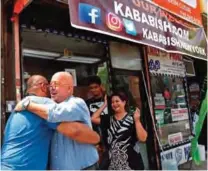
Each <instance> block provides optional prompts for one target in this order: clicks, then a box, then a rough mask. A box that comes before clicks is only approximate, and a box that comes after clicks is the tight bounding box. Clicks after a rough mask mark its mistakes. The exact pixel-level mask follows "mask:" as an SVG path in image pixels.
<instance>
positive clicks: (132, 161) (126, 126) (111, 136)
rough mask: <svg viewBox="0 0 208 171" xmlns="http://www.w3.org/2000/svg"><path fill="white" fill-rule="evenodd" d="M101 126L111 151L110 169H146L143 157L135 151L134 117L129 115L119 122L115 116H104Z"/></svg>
mask: <svg viewBox="0 0 208 171" xmlns="http://www.w3.org/2000/svg"><path fill="white" fill-rule="evenodd" d="M101 125H102V129H103V132H105V135H106V136H105V137H104V139H105V141H106V143H107V148H108V150H109V158H110V165H109V168H108V169H109V170H132V169H133V170H140V169H144V165H143V162H142V159H141V155H140V154H139V153H137V152H136V151H135V145H136V143H137V136H136V128H135V122H134V119H133V116H132V115H129V114H127V115H126V116H125V117H124V118H123V119H122V120H117V119H115V117H114V116H110V115H102V116H101Z"/></svg>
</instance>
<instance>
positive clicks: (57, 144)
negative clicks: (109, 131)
mask: <svg viewBox="0 0 208 171" xmlns="http://www.w3.org/2000/svg"><path fill="white" fill-rule="evenodd" d="M73 91H74V87H73V78H72V76H71V75H70V74H69V73H67V72H58V73H56V74H54V75H53V77H52V79H51V83H50V94H51V98H52V99H53V100H54V101H55V102H56V103H57V105H53V106H50V107H47V106H45V105H41V104H36V103H34V102H31V100H29V101H30V103H29V105H28V106H27V110H29V111H31V112H33V113H35V114H36V115H38V116H40V117H41V118H44V119H46V120H47V121H49V122H54V123H56V122H62V121H78V122H81V123H84V124H86V125H88V126H89V127H91V128H92V125H91V119H90V113H89V110H88V107H87V105H86V103H85V102H84V100H83V99H81V98H77V97H74V96H73ZM21 108H22V104H21V103H19V104H18V105H17V107H16V110H21ZM86 137H87V135H86ZM50 161H51V169H52V170H81V169H93V170H95V169H96V165H97V161H98V153H97V150H96V148H95V146H94V145H91V144H83V143H79V142H77V141H74V140H72V139H68V138H67V137H65V136H63V135H62V134H60V133H59V132H55V135H54V137H53V140H52V146H51V160H50Z"/></svg>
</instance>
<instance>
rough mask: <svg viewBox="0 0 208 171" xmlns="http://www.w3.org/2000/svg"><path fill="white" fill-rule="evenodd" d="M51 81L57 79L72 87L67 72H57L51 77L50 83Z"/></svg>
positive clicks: (71, 79) (71, 80)
mask: <svg viewBox="0 0 208 171" xmlns="http://www.w3.org/2000/svg"><path fill="white" fill-rule="evenodd" d="M53 79H56V80H57V79H58V80H60V81H61V82H62V83H64V84H69V85H70V86H73V85H74V81H73V77H72V75H71V74H70V73H68V72H57V73H55V74H54V75H53V77H52V79H51V81H52V80H53Z"/></svg>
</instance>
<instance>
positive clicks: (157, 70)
mask: <svg viewBox="0 0 208 171" xmlns="http://www.w3.org/2000/svg"><path fill="white" fill-rule="evenodd" d="M148 61H149V70H150V73H153V74H167V75H176V76H182V77H184V76H185V65H184V62H183V61H182V56H181V55H179V54H169V53H166V52H163V51H161V50H158V49H155V48H151V47H149V48H148Z"/></svg>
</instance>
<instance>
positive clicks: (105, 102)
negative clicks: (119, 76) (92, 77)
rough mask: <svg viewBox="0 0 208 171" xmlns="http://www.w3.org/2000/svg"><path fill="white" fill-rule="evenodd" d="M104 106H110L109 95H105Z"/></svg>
mask: <svg viewBox="0 0 208 171" xmlns="http://www.w3.org/2000/svg"><path fill="white" fill-rule="evenodd" d="M104 105H105V107H106V106H107V105H108V98H107V95H105V97H104Z"/></svg>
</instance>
